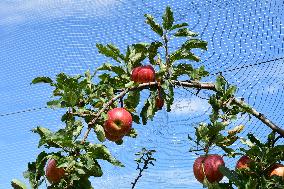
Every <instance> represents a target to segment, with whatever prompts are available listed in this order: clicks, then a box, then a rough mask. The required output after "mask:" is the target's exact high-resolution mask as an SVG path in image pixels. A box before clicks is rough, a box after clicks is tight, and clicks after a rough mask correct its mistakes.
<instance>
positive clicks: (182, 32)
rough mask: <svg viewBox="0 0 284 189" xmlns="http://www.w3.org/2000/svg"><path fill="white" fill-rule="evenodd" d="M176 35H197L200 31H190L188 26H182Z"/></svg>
mask: <svg viewBox="0 0 284 189" xmlns="http://www.w3.org/2000/svg"><path fill="white" fill-rule="evenodd" d="M174 36H176V37H196V36H198V33H195V32H192V31H190V30H189V29H188V28H181V29H179V30H178V31H177V32H176V33H175V34H174Z"/></svg>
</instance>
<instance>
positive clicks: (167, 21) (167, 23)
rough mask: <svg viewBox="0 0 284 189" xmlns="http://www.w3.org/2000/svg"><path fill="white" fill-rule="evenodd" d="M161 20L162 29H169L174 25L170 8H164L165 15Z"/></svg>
mask: <svg viewBox="0 0 284 189" xmlns="http://www.w3.org/2000/svg"><path fill="white" fill-rule="evenodd" d="M162 18H163V27H164V28H165V29H166V30H168V29H171V27H172V26H173V23H174V15H173V12H172V10H171V8H170V7H166V10H165V13H164V15H163V17H162Z"/></svg>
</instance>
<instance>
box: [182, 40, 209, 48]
mask: <svg viewBox="0 0 284 189" xmlns="http://www.w3.org/2000/svg"><path fill="white" fill-rule="evenodd" d="M207 44H208V43H207V41H203V40H200V39H189V40H187V41H186V42H184V44H183V45H182V46H181V49H185V50H191V49H196V48H198V49H203V50H207Z"/></svg>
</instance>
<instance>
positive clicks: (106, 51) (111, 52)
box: [96, 43, 125, 63]
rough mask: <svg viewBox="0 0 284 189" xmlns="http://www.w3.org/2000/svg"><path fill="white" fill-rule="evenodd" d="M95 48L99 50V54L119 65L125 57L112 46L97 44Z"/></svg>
mask: <svg viewBox="0 0 284 189" xmlns="http://www.w3.org/2000/svg"><path fill="white" fill-rule="evenodd" d="M96 46H97V48H98V50H99V53H101V54H103V55H105V56H107V57H110V58H113V59H114V60H116V61H117V62H119V63H121V62H122V60H124V59H125V57H124V56H123V55H122V54H121V53H120V50H119V49H118V48H117V47H116V46H114V45H112V44H107V45H103V44H100V43H98V44H96Z"/></svg>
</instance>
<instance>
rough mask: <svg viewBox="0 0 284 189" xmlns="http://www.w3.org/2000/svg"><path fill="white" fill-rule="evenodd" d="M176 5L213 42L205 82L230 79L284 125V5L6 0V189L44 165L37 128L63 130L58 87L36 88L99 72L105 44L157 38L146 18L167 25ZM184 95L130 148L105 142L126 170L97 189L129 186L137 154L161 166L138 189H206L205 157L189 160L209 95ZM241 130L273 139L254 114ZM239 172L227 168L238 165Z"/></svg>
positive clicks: (2, 143) (109, 170)
mask: <svg viewBox="0 0 284 189" xmlns="http://www.w3.org/2000/svg"><path fill="white" fill-rule="evenodd" d="M167 5H170V6H171V7H172V8H173V10H174V13H175V18H176V20H178V21H184V22H188V23H189V24H190V28H191V29H192V30H193V31H196V32H198V33H199V34H200V37H201V38H202V39H203V40H206V41H208V42H209V46H208V49H209V50H208V51H206V52H199V53H198V54H199V55H200V56H201V59H202V61H201V62H199V63H194V66H196V67H198V66H200V65H205V67H206V69H207V70H208V71H209V72H210V73H212V74H211V75H210V76H209V77H208V78H207V79H206V80H207V81H214V79H215V77H216V75H217V74H218V73H219V72H222V74H223V75H224V76H225V78H226V79H227V80H228V81H229V82H230V83H232V84H235V85H237V86H238V92H237V96H239V97H244V98H245V100H246V101H247V102H248V103H249V104H250V105H252V106H253V107H254V108H256V109H257V110H258V111H260V112H261V113H263V114H265V115H266V116H267V117H268V118H270V119H271V120H273V122H275V123H276V124H277V125H279V126H283V125H284V123H283V122H284V121H283V119H282V118H283V117H284V108H283V107H284V106H283V103H284V96H283V95H284V94H283V84H284V82H283V78H284V74H283V72H284V66H283V60H284V52H283V51H284V43H283V36H284V27H283V21H284V4H283V1H280V0H270V1H264V0H258V1H252V0H231V1H229V0H223V1H219V0H215V1H206V0H152V1H145V0H95V1H88V0H77V1H69V0H61V1H51V0H50V1H48V0H46V1H44V0H21V1H20V0H19V1H8V0H7V1H6V0H4V1H1V2H0V40H1V42H0V61H1V63H0V80H1V82H0V88H1V92H0V96H1V106H0V125H1V131H0V136H1V137H0V147H1V152H0V160H1V161H0V167H1V176H0V188H10V180H11V179H12V178H19V179H21V180H23V177H22V172H23V171H24V170H26V167H27V162H28V161H33V160H34V159H35V157H36V155H37V153H38V150H37V149H36V147H37V141H38V137H37V136H36V135H35V134H32V133H31V132H30V130H31V129H32V128H34V127H36V126H38V125H42V126H45V127H48V128H51V129H53V130H55V129H58V128H59V127H60V125H62V124H61V123H60V111H57V110H55V111H54V110H50V109H47V108H46V107H45V102H46V101H47V100H48V99H49V97H50V95H51V88H50V87H47V86H45V85H35V86H33V85H32V86H31V85H30V82H31V80H32V79H33V78H34V77H36V76H41V75H45V76H50V77H54V76H55V75H56V74H58V73H60V72H67V73H69V74H78V73H83V72H84V71H85V70H87V69H91V70H94V69H95V67H97V66H99V65H100V64H102V63H104V62H106V60H107V59H105V58H104V57H103V56H101V55H98V52H97V50H96V48H95V44H96V43H104V44H106V43H113V44H116V45H117V46H118V47H120V48H122V49H125V47H126V46H127V44H131V43H136V42H142V41H143V42H147V41H151V40H153V39H155V38H156V37H157V36H156V35H155V34H153V33H152V32H151V31H150V29H149V28H148V26H147V25H145V24H144V16H143V15H144V14H145V13H150V14H152V15H154V16H155V17H157V18H160V15H161V14H162V13H163V11H164V9H165V7H166V6H167ZM175 45H176V44H172V47H171V48H174V47H175ZM176 93H177V95H176V97H177V98H176V99H177V100H176V101H175V104H174V105H173V112H171V113H167V112H166V111H165V110H163V111H162V112H160V113H158V114H157V115H156V116H155V118H154V121H152V122H150V123H149V124H148V125H147V126H141V125H134V127H135V128H136V129H137V130H138V132H139V137H138V138H137V139H135V140H134V139H126V140H125V142H124V144H123V145H122V146H116V145H113V144H111V143H106V145H107V146H109V147H111V148H110V149H112V153H114V154H115V156H116V157H118V159H120V160H121V161H122V162H123V163H124V164H125V165H126V167H125V168H122V169H121V168H117V167H113V166H111V165H109V164H103V170H104V171H105V173H104V176H103V177H101V178H95V179H93V182H94V186H95V188H130V183H131V182H132V181H133V179H134V178H135V177H136V175H137V172H136V171H135V169H136V164H135V162H134V161H133V159H134V158H135V157H134V154H135V153H136V152H137V151H139V150H140V149H141V147H147V148H149V149H155V150H157V154H156V155H155V157H156V159H157V162H156V165H155V167H150V168H149V170H147V172H145V174H144V176H143V177H142V179H141V180H140V181H139V183H138V185H137V188H201V187H202V186H201V185H200V184H197V181H195V179H194V176H193V173H192V164H193V161H194V159H195V158H196V156H193V155H192V154H190V153H188V150H189V141H188V139H187V135H188V134H191V135H192V134H193V127H192V126H194V124H196V123H198V122H200V121H205V122H206V121H208V114H209V113H210V108H209V105H208V104H207V101H206V98H208V94H207V93H206V92H200V93H199V94H198V96H195V95H194V94H192V93H191V92H190V91H187V90H185V89H181V90H177V91H176ZM240 123H242V124H244V125H245V126H246V127H245V131H244V132H243V133H242V135H245V134H246V133H248V132H254V133H256V135H257V136H258V137H259V138H260V139H264V138H265V137H266V135H267V133H268V132H269V131H270V130H269V129H267V127H266V126H265V125H263V124H262V123H261V122H260V121H259V120H256V119H254V118H252V119H249V117H248V116H243V117H242V119H241V120H240V121H238V122H236V123H234V125H237V124H240ZM91 137H94V135H91V136H90V138H91ZM216 152H218V149H217V150H216ZM230 164H231V165H230ZM234 164H235V162H232V160H231V161H228V165H229V167H233V166H234Z"/></svg>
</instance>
